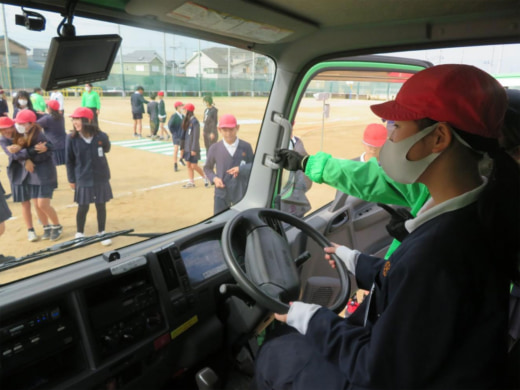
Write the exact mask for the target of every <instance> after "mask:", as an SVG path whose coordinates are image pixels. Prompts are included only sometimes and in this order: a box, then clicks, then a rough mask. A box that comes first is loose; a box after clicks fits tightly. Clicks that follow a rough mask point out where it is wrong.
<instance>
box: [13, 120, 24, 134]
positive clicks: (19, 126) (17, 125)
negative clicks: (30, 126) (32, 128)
mask: <svg viewBox="0 0 520 390" xmlns="http://www.w3.org/2000/svg"><path fill="white" fill-rule="evenodd" d="M14 127H15V129H16V131H17V132H18V133H19V134H25V125H23V124H21V123H15V124H14Z"/></svg>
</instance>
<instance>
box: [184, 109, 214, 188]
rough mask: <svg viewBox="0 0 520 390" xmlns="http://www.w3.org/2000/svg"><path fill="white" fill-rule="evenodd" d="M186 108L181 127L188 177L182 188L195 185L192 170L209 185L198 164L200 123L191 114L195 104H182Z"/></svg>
mask: <svg viewBox="0 0 520 390" xmlns="http://www.w3.org/2000/svg"><path fill="white" fill-rule="evenodd" d="M184 109H185V110H186V116H185V117H184V120H183V122H182V128H183V130H184V132H185V138H184V155H183V157H184V160H186V166H187V168H188V179H189V181H188V182H187V183H186V184H184V185H183V186H182V188H193V187H195V181H194V180H193V176H194V172H193V171H197V173H198V174H199V175H200V176H202V178H203V179H204V185H205V186H206V187H208V186H209V181H208V180H207V179H206V176H205V175H204V171H203V170H202V168H201V167H199V165H198V161H199V160H200V123H199V120H198V119H197V118H196V117H195V115H194V114H193V111H195V106H194V105H193V104H191V103H188V104H186V105H185V106H184Z"/></svg>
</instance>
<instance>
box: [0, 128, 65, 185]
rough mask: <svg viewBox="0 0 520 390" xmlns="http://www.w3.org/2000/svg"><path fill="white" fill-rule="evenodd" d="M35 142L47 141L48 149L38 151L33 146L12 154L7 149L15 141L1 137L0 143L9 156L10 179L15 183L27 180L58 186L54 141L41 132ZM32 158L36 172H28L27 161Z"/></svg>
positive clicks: (30, 182) (33, 182)
mask: <svg viewBox="0 0 520 390" xmlns="http://www.w3.org/2000/svg"><path fill="white" fill-rule="evenodd" d="M35 141H36V142H35V144H36V143H39V142H47V151H46V152H44V153H37V152H36V151H35V150H34V148H33V147H30V148H24V149H22V150H20V151H19V152H18V153H14V154H11V153H9V151H8V150H7V147H8V146H9V145H12V144H13V141H12V140H10V139H8V138H4V137H1V138H0V145H1V146H2V149H3V150H4V152H5V153H6V154H7V156H8V158H9V163H8V165H7V175H8V177H9V181H10V182H11V184H14V185H21V184H23V183H24V181H25V180H27V183H28V184H34V185H50V186H54V187H56V186H57V184H58V175H57V172H56V165H55V164H54V161H53V160H52V149H53V146H52V143H50V142H48V141H47V138H46V137H45V135H44V134H43V133H40V134H39V135H38V136H37V137H36V139H35ZM26 160H31V161H32V162H33V163H34V166H35V167H34V172H33V173H31V172H28V171H27V170H26V169H25V161H26Z"/></svg>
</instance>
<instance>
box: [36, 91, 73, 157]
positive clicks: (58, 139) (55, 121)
mask: <svg viewBox="0 0 520 390" xmlns="http://www.w3.org/2000/svg"><path fill="white" fill-rule="evenodd" d="M46 104H47V114H45V115H43V116H41V117H40V118H39V119H38V121H37V122H36V123H38V124H39V125H40V126H41V127H42V128H43V131H44V133H45V136H46V137H47V139H48V140H49V142H50V143H52V146H53V149H52V158H53V160H54V164H55V165H56V166H58V165H65V138H66V137H67V132H66V131H65V119H64V118H63V114H62V113H61V112H60V103H59V102H58V101H57V100H47V102H46Z"/></svg>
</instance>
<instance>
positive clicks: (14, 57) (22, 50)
mask: <svg viewBox="0 0 520 390" xmlns="http://www.w3.org/2000/svg"><path fill="white" fill-rule="evenodd" d="M29 50H30V49H29V48H28V47H26V46H24V45H22V44H21V43H18V42H16V41H14V40H12V39H11V38H9V62H10V63H11V67H12V68H24V69H26V68H27V67H28V60H27V51H29ZM0 63H1V64H5V63H6V60H5V40H4V36H3V35H2V36H0Z"/></svg>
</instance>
